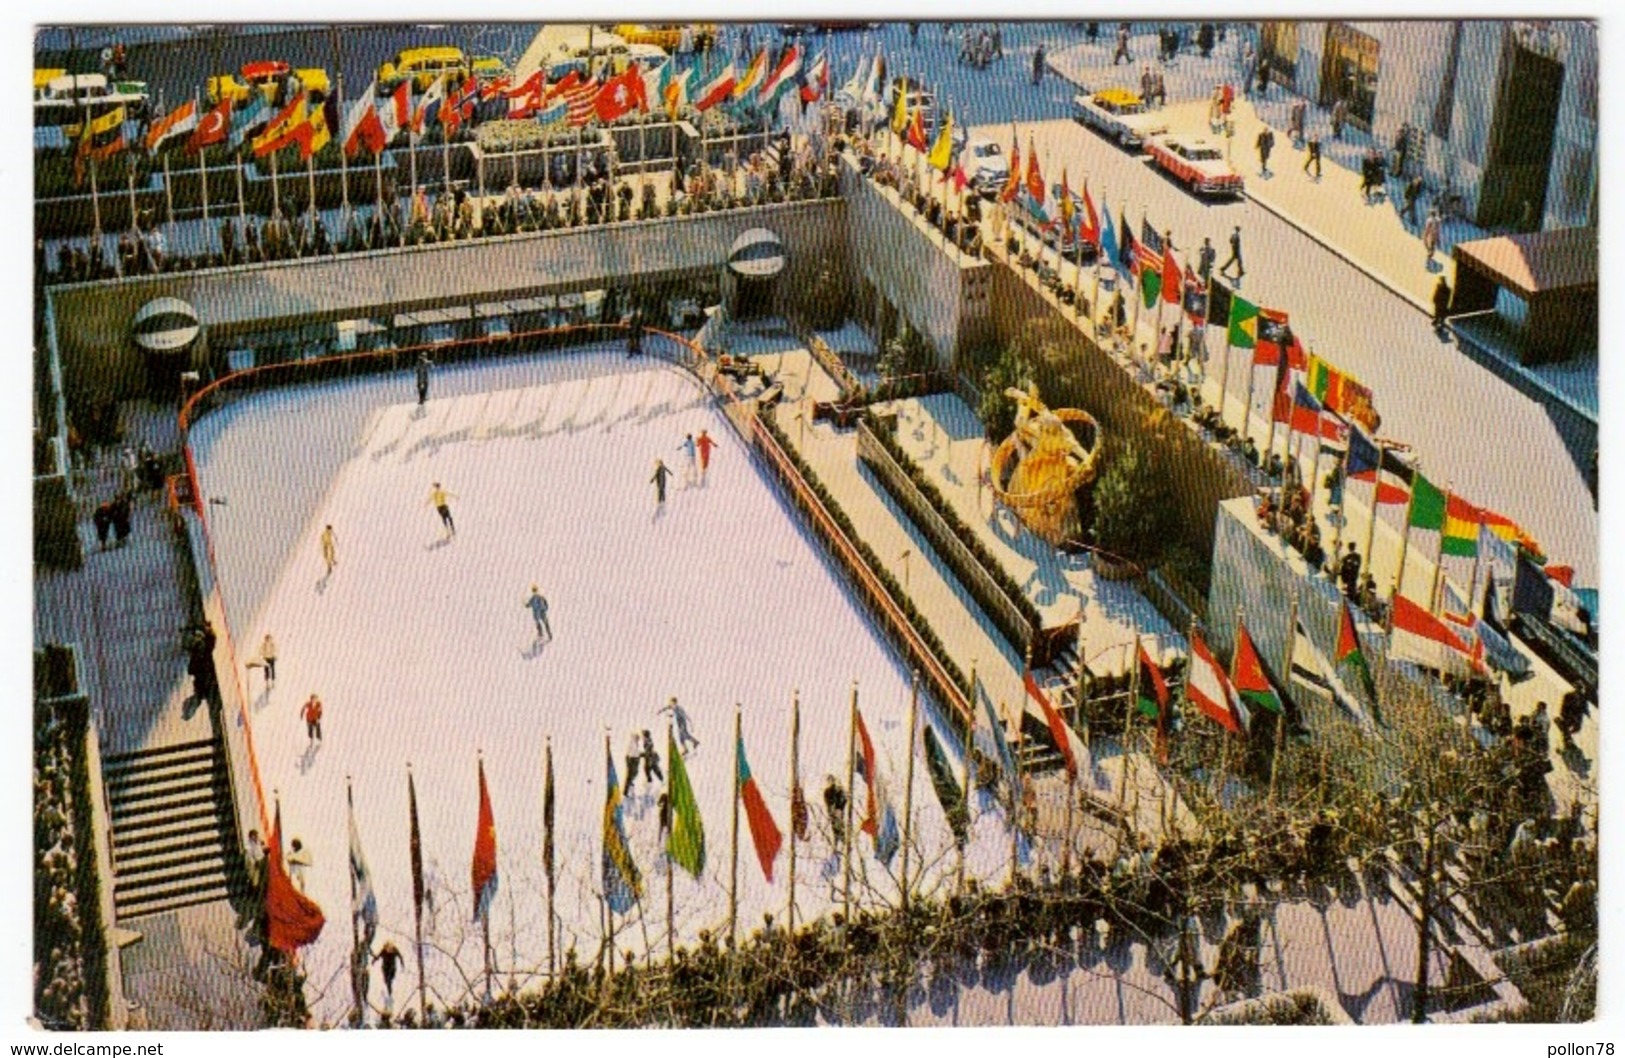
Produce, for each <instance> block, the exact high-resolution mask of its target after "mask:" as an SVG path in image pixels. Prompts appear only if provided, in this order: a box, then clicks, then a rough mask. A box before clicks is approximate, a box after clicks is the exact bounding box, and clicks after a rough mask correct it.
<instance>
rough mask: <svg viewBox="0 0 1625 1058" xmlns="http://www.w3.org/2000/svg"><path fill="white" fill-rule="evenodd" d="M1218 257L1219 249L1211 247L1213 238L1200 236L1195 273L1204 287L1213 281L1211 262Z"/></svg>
mask: <svg viewBox="0 0 1625 1058" xmlns="http://www.w3.org/2000/svg"><path fill="white" fill-rule="evenodd" d="M1218 257H1219V251H1217V250H1215V249H1214V248H1213V240H1212V239H1210V238H1208V237H1207V236H1205V235H1204V236H1202V246H1201V248H1200V249H1198V250H1197V251H1196V274H1197V276H1198V277H1199V278H1200V279H1201V280H1202V286H1203V287H1204V288H1205V287H1206V286H1207V285H1208V284H1209V283H1211V282H1212V281H1213V262H1214V261H1216V260H1218Z"/></svg>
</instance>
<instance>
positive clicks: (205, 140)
mask: <svg viewBox="0 0 1625 1058" xmlns="http://www.w3.org/2000/svg"><path fill="white" fill-rule="evenodd" d="M230 131H231V97H230V96H227V97H226V98H224V99H222V100H221V101H220V102H219V104H218V105H217V106H215V108H214V109H213V110H211V111H209V112H208V113H207V114H205V115H203V117H201V118H199V119H198V123H197V128H196V129H195V130H193V132H192V136H191V138H190V139H188V140H187V141H186V152H187V153H188V154H196V153H197V152H198V151H201V150H202V149H203V148H205V147H213V146H214V145H215V144H217V143H223V142H225V139H226V134H227V133H228V132H230Z"/></svg>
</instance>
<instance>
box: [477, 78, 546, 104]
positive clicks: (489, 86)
mask: <svg viewBox="0 0 1625 1058" xmlns="http://www.w3.org/2000/svg"><path fill="white" fill-rule="evenodd" d="M536 72H537V73H540V72H541V71H540V70H538V71H536ZM531 76H535V74H532V75H531ZM511 91H513V79H512V78H510V77H498V78H496V79H495V80H493V81H486V82H485V83H484V84H481V85H480V102H481V103H490V102H492V101H494V100H497V99H504V100H505V99H507V98H508V93H509V92H511Z"/></svg>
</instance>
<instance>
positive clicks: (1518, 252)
mask: <svg viewBox="0 0 1625 1058" xmlns="http://www.w3.org/2000/svg"><path fill="white" fill-rule="evenodd" d="M1455 257H1456V261H1457V264H1458V266H1459V265H1460V264H1462V263H1467V264H1469V265H1470V266H1471V267H1472V268H1473V269H1474V270H1475V271H1477V272H1479V273H1481V274H1483V275H1485V276H1487V277H1488V278H1490V279H1492V280H1493V281H1494V282H1495V283H1496V285H1497V286H1500V287H1503V288H1505V289H1507V290H1510V291H1512V292H1513V293H1514V294H1517V295H1518V296H1519V297H1521V298H1523V299H1525V300H1530V299H1532V298H1534V297H1535V295H1537V294H1544V293H1550V292H1552V291H1557V290H1575V291H1576V292H1578V291H1579V290H1581V289H1584V288H1588V287H1589V288H1590V289H1592V290H1595V289H1596V287H1597V230H1596V229H1595V228H1563V229H1560V230H1557V231H1541V232H1532V233H1530V234H1527V235H1501V236H1497V237H1495V238H1493V239H1475V240H1473V241H1472V242H1463V243H1457V244H1456V247H1455Z"/></svg>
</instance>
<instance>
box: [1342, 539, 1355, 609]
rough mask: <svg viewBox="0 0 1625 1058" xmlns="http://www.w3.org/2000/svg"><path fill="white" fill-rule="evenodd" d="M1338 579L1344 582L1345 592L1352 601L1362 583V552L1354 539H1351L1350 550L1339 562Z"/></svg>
mask: <svg viewBox="0 0 1625 1058" xmlns="http://www.w3.org/2000/svg"><path fill="white" fill-rule="evenodd" d="M1337 579H1338V580H1340V581H1342V582H1343V594H1344V595H1346V596H1348V597H1349V599H1350V601H1352V600H1353V599H1354V597H1355V595H1356V594H1357V593H1358V591H1359V585H1360V552H1359V551H1358V550H1357V549H1356V548H1355V546H1354V541H1353V540H1350V541H1349V548H1348V551H1347V552H1346V553H1345V554H1344V555H1343V558H1342V560H1341V561H1340V562H1338V564H1337Z"/></svg>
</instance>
